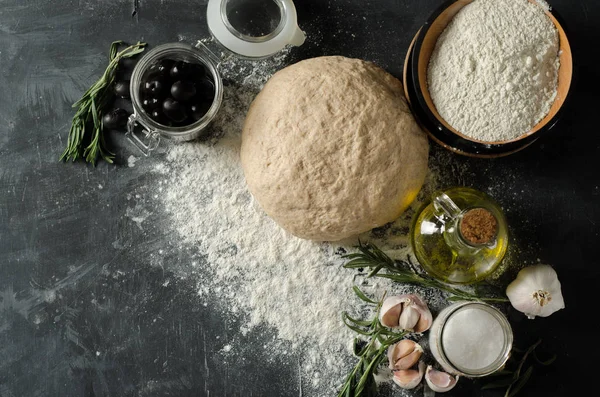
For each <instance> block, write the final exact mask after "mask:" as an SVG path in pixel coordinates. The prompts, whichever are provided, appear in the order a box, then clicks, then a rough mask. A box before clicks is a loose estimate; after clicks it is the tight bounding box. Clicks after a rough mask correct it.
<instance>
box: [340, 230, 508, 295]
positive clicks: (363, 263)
mask: <svg viewBox="0 0 600 397" xmlns="http://www.w3.org/2000/svg"><path fill="white" fill-rule="evenodd" d="M358 250H359V252H355V253H352V254H347V255H344V258H346V259H349V261H348V262H347V263H346V264H345V265H344V267H345V268H347V269H363V268H367V269H370V272H369V274H368V275H367V278H370V277H382V278H387V279H390V280H392V281H395V282H398V283H405V284H417V285H421V286H423V287H429V288H437V289H440V290H442V291H445V292H448V293H450V294H451V295H452V296H450V297H449V298H448V300H449V301H458V300H469V301H483V302H492V303H504V302H508V299H507V298H504V297H483V296H478V295H476V294H472V293H470V292H467V291H463V290H461V289H459V288H454V287H451V286H449V285H448V284H445V283H443V282H441V281H438V280H436V279H434V278H431V277H426V276H422V275H420V274H417V273H415V272H414V271H412V270H411V269H410V268H409V266H408V263H407V262H403V261H395V260H393V259H392V258H390V257H389V256H387V255H386V254H385V253H384V252H383V251H381V250H380V249H379V248H377V247H376V246H375V245H373V244H370V243H361V242H359V245H358ZM383 270H385V272H384V273H382V271H383Z"/></svg>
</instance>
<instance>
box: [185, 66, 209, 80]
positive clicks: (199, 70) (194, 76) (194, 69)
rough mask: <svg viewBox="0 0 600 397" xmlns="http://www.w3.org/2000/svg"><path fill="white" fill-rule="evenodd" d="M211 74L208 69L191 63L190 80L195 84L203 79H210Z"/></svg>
mask: <svg viewBox="0 0 600 397" xmlns="http://www.w3.org/2000/svg"><path fill="white" fill-rule="evenodd" d="M210 75H211V74H210V72H209V71H208V70H206V67H204V66H203V65H199V64H197V63H191V64H190V67H189V73H188V78H189V79H190V80H193V81H194V82H198V81H200V80H203V79H207V78H208V79H210V77H209V76H210Z"/></svg>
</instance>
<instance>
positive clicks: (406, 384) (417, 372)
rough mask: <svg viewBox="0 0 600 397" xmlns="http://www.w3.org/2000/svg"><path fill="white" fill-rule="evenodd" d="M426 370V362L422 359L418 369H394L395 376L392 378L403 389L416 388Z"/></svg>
mask: <svg viewBox="0 0 600 397" xmlns="http://www.w3.org/2000/svg"><path fill="white" fill-rule="evenodd" d="M424 372H425V364H424V363H423V361H420V362H419V367H418V369H401V370H399V371H394V377H393V378H392V379H393V381H394V383H395V384H397V385H398V386H400V387H401V388H403V389H414V388H415V387H417V386H418V385H419V383H421V380H422V379H423V373H424Z"/></svg>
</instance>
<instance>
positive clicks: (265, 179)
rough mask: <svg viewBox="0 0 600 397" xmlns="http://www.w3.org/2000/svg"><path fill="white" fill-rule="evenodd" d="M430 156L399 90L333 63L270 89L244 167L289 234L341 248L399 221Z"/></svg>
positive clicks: (248, 131)
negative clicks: (361, 235) (348, 240)
mask: <svg viewBox="0 0 600 397" xmlns="http://www.w3.org/2000/svg"><path fill="white" fill-rule="evenodd" d="M428 151H429V144H428V141H427V137H426V135H425V134H424V133H423V132H422V131H421V130H420V129H419V127H418V126H417V124H416V123H415V120H414V118H413V116H412V114H411V113H410V110H409V108H408V105H407V104H406V101H405V99H404V94H403V90H402V84H401V83H400V81H398V80H397V79H396V78H394V77H393V76H391V75H390V74H388V73H387V72H385V71H384V70H383V69H381V68H379V67H377V66H375V65H374V64H372V63H370V62H365V61H361V60H358V59H349V58H345V57H340V56H333V57H319V58H312V59H308V60H305V61H302V62H299V63H297V64H294V65H292V66H288V67H286V68H285V69H283V70H281V71H279V72H277V73H276V74H275V75H274V76H273V77H272V78H271V79H270V80H269V81H268V82H267V84H266V85H265V87H264V88H263V90H262V91H261V92H260V93H259V95H258V96H257V97H256V98H255V100H254V101H253V103H252V105H251V106H250V109H249V111H248V114H247V116H246V120H245V123H244V128H243V132H242V147H241V161H242V167H243V169H244V175H245V177H246V181H247V184H248V188H249V189H250V192H251V193H252V194H253V195H254V197H255V198H256V200H257V201H258V203H259V204H260V206H261V207H262V208H263V209H264V211H265V212H266V213H267V214H268V215H269V216H271V217H272V218H273V219H274V220H275V221H276V222H277V223H279V224H280V225H281V226H282V227H283V228H284V229H286V230H288V231H289V232H291V233H292V234H294V235H296V236H298V237H302V238H306V239H311V240H320V241H336V240H341V239H343V238H346V237H350V236H354V235H356V234H359V233H362V232H365V231H367V230H370V229H372V228H374V227H378V226H382V225H384V224H386V223H388V222H391V221H393V220H395V219H396V218H398V216H400V214H401V213H402V212H403V211H404V210H405V209H406V208H407V207H408V206H409V204H410V203H411V202H412V201H413V200H414V198H415V197H416V195H417V193H418V192H419V190H420V189H421V186H422V184H423V181H424V179H425V175H426V173H427V157H428ZM257 232H259V231H257Z"/></svg>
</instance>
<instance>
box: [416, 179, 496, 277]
mask: <svg viewBox="0 0 600 397" xmlns="http://www.w3.org/2000/svg"><path fill="white" fill-rule="evenodd" d="M410 237H411V244H412V248H413V251H414V253H415V255H416V257H417V259H418V260H419V263H420V264H421V266H423V268H424V269H425V270H426V271H427V273H429V274H430V275H431V276H433V277H435V278H437V279H440V280H442V281H445V282H448V283H457V284H469V283H474V282H477V281H480V280H482V279H483V278H485V277H486V276H488V275H489V274H490V273H492V272H493V271H494V270H495V269H496V268H497V267H498V265H499V264H500V262H501V261H502V258H503V257H504V254H505V253H506V249H507V246H508V228H507V224H506V219H505V217H504V214H503V213H502V210H501V208H500V206H499V205H498V204H497V203H496V202H494V201H493V200H492V199H491V198H490V197H489V196H487V195H486V194H484V193H482V192H480V191H477V190H475V189H471V188H465V187H455V188H451V189H448V190H445V191H438V192H436V193H434V194H433V195H432V198H431V200H430V201H429V202H428V203H426V204H425V205H424V206H423V207H422V208H421V210H420V211H418V212H417V214H416V215H415V217H414V218H413V222H412V228H411V236H410Z"/></svg>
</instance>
